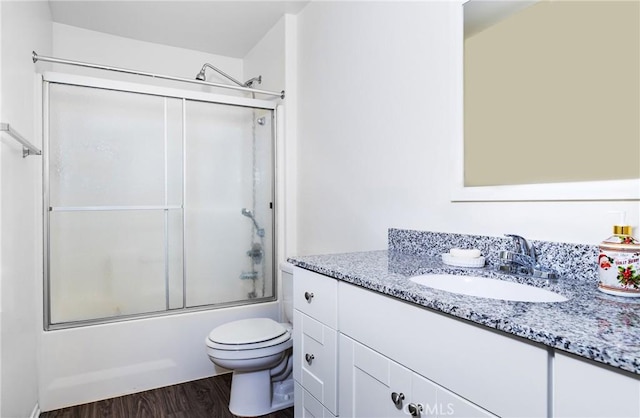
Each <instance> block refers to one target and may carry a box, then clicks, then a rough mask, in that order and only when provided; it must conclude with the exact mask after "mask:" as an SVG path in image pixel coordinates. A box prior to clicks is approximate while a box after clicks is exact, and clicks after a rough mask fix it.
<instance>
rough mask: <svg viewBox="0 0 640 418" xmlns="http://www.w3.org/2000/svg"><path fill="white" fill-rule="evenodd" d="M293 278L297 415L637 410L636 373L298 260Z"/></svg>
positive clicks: (611, 413)
mask: <svg viewBox="0 0 640 418" xmlns="http://www.w3.org/2000/svg"><path fill="white" fill-rule="evenodd" d="M293 287H294V308H295V309H294V378H295V381H296V386H295V391H296V392H295V416H296V417H327V418H330V417H348V418H350V417H363V418H365V417H366V418H372V417H384V418H387V417H394V416H395V417H408V416H411V414H412V411H414V413H417V412H419V414H418V415H416V416H422V417H456V416H459V417H494V416H496V415H497V416H504V417H534V416H535V417H545V416H546V417H550V416H553V417H557V418H564V417H567V418H569V417H634V418H638V417H640V379H639V378H638V376H637V375H634V374H632V373H626V372H622V371H618V370H616V369H614V368H612V367H606V366H603V365H599V364H597V363H595V362H592V361H588V360H586V359H581V358H579V357H576V356H572V355H567V354H563V353H562V352H558V351H555V350H553V349H551V348H547V347H544V346H542V345H538V344H533V343H529V342H528V341H526V340H524V339H522V338H517V337H512V336H509V335H507V334H504V333H501V332H497V331H492V330H490V329H488V328H486V327H482V326H478V325H475V324H473V323H470V322H468V321H464V320H461V319H457V318H454V317H451V316H448V315H445V314H441V313H439V312H436V311H433V310H430V309H426V308H423V307H420V306H416V305H413V304H411V303H407V302H404V301H402V300H399V299H396V298H393V297H390V296H386V295H383V294H381V293H378V292H375V291H372V290H367V289H365V288H362V287H358V286H355V285H352V284H349V283H347V282H344V281H339V280H336V279H333V278H330V277H327V276H323V275H321V274H318V273H314V272H311V271H308V270H304V269H301V268H297V267H296V268H295V269H294V286H293ZM416 408H418V409H420V408H421V411H418V410H417V409H416ZM494 414H495V415H494Z"/></svg>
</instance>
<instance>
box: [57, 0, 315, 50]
mask: <svg viewBox="0 0 640 418" xmlns="http://www.w3.org/2000/svg"><path fill="white" fill-rule="evenodd" d="M307 3H309V0H293V1H271V0H254V1H245V0H233V1H230V0H228V1H219V0H202V1H191V0H174V1H164V0H141V1H126V0H125V1H122V0H111V1H104V0H81V1H68V0H49V5H50V7H51V15H52V19H53V21H54V22H57V23H63V24H66V25H71V26H77V27H80V28H84V29H90V30H94V31H98V32H104V33H109V34H112V35H118V36H123V37H126V38H132V39H137V40H140V41H147V42H154V43H158V44H164V45H170V46H175V47H179V48H186V49H193V50H197V51H202V52H208V53H211V54H217V55H224V56H228V57H234V58H243V57H244V56H245V55H246V54H247V53H248V52H249V51H250V50H251V48H253V46H254V45H255V44H256V43H257V42H258V41H259V40H260V39H262V37H263V36H264V35H265V34H266V33H267V32H268V31H269V29H271V28H272V27H273V25H275V24H276V23H277V22H278V20H279V19H280V18H281V17H282V16H283V15H284V14H285V13H292V14H296V13H298V12H299V11H300V10H301V9H302V8H303V7H304V6H306V5H307Z"/></svg>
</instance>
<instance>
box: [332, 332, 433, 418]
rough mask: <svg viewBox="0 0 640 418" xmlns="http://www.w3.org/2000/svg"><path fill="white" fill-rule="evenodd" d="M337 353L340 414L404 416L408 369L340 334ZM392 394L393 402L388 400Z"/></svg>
mask: <svg viewBox="0 0 640 418" xmlns="http://www.w3.org/2000/svg"><path fill="white" fill-rule="evenodd" d="M339 353H340V361H339V365H340V371H339V384H340V403H339V410H340V416H345V417H353V418H378V417H379V418H392V417H403V418H406V417H407V413H406V411H407V405H408V403H409V398H410V396H411V375H412V373H411V371H410V370H408V369H405V368H404V367H402V366H400V365H399V364H397V363H395V362H393V361H391V360H389V359H388V358H386V357H384V356H382V355H380V354H378V353H376V352H375V351H373V350H371V349H369V348H367V347H365V346H363V345H362V344H359V343H357V342H356V341H353V340H352V339H350V338H349V337H345V336H344V335H340V342H339ZM394 393H395V394H396V397H398V402H397V405H396V403H394V401H393V400H392V394H394ZM402 398H404V400H402ZM434 398H435V393H434Z"/></svg>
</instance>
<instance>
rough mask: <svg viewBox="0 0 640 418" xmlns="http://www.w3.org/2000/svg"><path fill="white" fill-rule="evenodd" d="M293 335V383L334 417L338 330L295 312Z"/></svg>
mask: <svg viewBox="0 0 640 418" xmlns="http://www.w3.org/2000/svg"><path fill="white" fill-rule="evenodd" d="M293 333H294V336H293V341H294V346H293V364H294V366H293V376H294V378H295V380H296V381H297V382H298V383H300V384H301V385H302V387H303V388H304V389H305V390H306V391H308V392H309V393H310V394H311V395H313V396H314V397H315V398H316V399H318V400H319V401H320V402H321V403H322V404H323V405H324V406H325V407H326V408H327V409H329V411H331V412H332V413H333V414H335V415H337V413H338V406H337V376H336V375H337V366H338V365H337V331H336V330H334V329H332V328H329V327H328V326H326V325H324V324H322V323H321V322H319V321H316V320H315V319H313V318H311V317H310V316H307V315H305V314H303V313H301V312H300V311H298V310H294V312H293Z"/></svg>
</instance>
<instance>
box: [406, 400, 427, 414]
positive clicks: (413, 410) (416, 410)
mask: <svg viewBox="0 0 640 418" xmlns="http://www.w3.org/2000/svg"><path fill="white" fill-rule="evenodd" d="M407 408H408V409H409V413H410V414H411V416H412V417H419V416H420V413H421V412H422V411H424V408H423V407H422V404H419V403H410V404H409V406H408V407H407Z"/></svg>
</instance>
